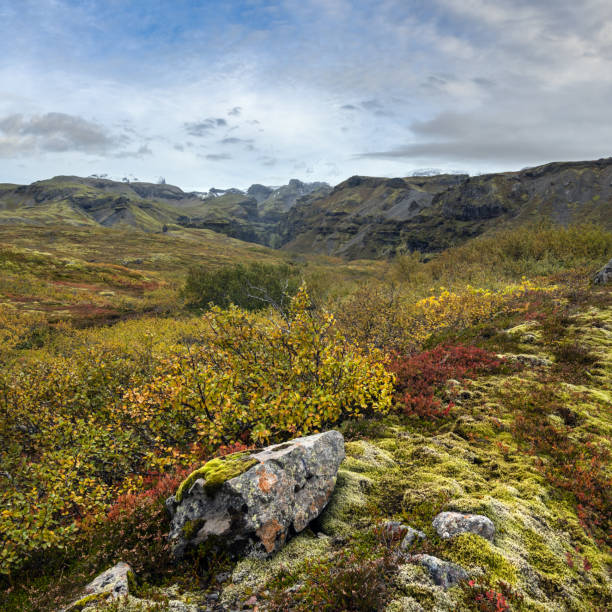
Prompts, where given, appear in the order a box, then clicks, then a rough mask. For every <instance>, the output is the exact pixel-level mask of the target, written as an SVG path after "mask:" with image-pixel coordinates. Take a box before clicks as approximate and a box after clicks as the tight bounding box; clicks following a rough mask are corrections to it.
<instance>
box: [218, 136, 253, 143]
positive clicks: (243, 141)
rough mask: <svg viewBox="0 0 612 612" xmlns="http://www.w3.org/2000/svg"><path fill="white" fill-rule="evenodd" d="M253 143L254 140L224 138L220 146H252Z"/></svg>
mask: <svg viewBox="0 0 612 612" xmlns="http://www.w3.org/2000/svg"><path fill="white" fill-rule="evenodd" d="M252 143H253V139H252V138H235V137H230V138H223V139H222V140H220V141H219V144H223V145H236V144H252Z"/></svg>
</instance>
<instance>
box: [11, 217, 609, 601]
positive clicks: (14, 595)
mask: <svg viewBox="0 0 612 612" xmlns="http://www.w3.org/2000/svg"><path fill="white" fill-rule="evenodd" d="M198 231H199V232H200V233H198V234H197V239H196V230H184V232H183V235H182V236H180V237H178V236H174V237H173V241H172V242H173V245H172V247H170V242H167V241H169V240H170V239H169V238H168V237H167V236H165V235H156V236H145V237H144V238H142V240H141V241H140V242H139V240H140V239H137V238H136V237H135V235H134V234H133V233H131V232H129V231H124V230H121V231H120V230H105V229H99V230H87V232H85V230H75V232H73V233H72V235H71V236H69V234H68V233H65V232H62V231H59V230H58V231H57V232H52V231H50V230H49V229H48V228H45V229H41V228H34V229H32V230H28V231H27V232H26V231H25V230H23V231H21V230H19V228H18V227H15V228H12V234H11V232H10V231H9V230H8V229H6V228H3V229H2V230H1V231H0V241H1V242H2V244H0V341H1V343H0V366H1V368H0V502H1V503H0V588H1V589H2V591H1V595H0V597H1V601H2V606H1V607H2V609H3V610H7V611H11V610H15V611H17V610H19V611H21V610H50V609H54V608H55V607H59V606H61V605H62V604H65V603H67V602H68V601H70V600H71V599H73V598H74V596H75V594H77V593H78V591H79V589H80V588H81V587H82V586H83V585H84V584H85V583H87V582H88V581H89V580H90V579H91V578H92V577H93V576H94V575H95V574H96V573H98V572H99V571H102V570H104V569H106V568H107V567H108V566H109V565H110V564H112V563H115V562H117V561H119V560H122V561H125V562H127V563H129V564H130V565H131V566H132V567H133V568H134V570H135V572H136V575H137V576H138V582H139V584H138V586H137V587H135V588H137V589H138V591H139V592H141V593H142V594H143V595H146V596H147V598H148V599H151V600H156V601H158V604H159V607H160V609H164V602H165V601H167V597H166V596H165V595H164V588H166V587H167V586H168V585H170V584H178V585H179V587H180V589H182V590H183V591H184V592H192V593H206V592H207V591H208V590H210V589H213V588H216V581H215V576H217V575H218V573H219V572H227V571H229V570H233V574H232V575H233V576H239V575H245V574H248V576H249V580H245V581H242V582H240V581H239V580H238V579H236V580H234V579H229V582H228V583H227V584H226V585H225V588H224V591H223V597H224V598H225V599H224V601H225V602H226V603H227V605H228V606H229V607H231V606H233V605H238V604H237V602H244V601H247V600H249V599H252V598H253V597H254V598H255V599H254V600H253V601H257V602H259V605H262V604H265V605H266V606H267V607H268V608H269V609H273V610H274V609H276V610H313V609H317V610H377V609H384V608H385V606H386V609H388V610H390V611H393V610H398V611H399V610H412V609H414V610H419V609H425V610H433V609H439V610H496V611H504V610H542V611H544V610H604V609H606V606H608V605H609V602H610V601H611V599H612V592H611V590H610V585H611V582H610V567H611V564H612V555H611V549H610V545H611V544H612V542H611V540H610V527H611V526H610V516H611V515H612V501H611V494H610V491H611V490H612V488H611V486H610V485H612V482H611V474H610V452H611V451H612V448H611V444H610V440H611V439H612V436H611V434H612V417H611V413H610V408H611V404H612V386H611V381H612V292H611V290H610V287H606V286H596V287H593V286H591V284H590V278H591V277H592V275H593V273H594V272H595V271H596V270H597V269H598V268H599V267H601V266H602V265H603V264H604V263H605V262H607V261H608V259H609V258H610V254H611V253H612V234H611V233H609V232H606V231H604V230H602V229H598V228H597V227H594V226H581V227H569V228H560V227H554V226H542V227H536V228H534V229H531V230H530V229H524V228H522V229H520V230H505V231H503V232H500V233H499V234H497V235H495V236H489V237H481V238H478V239H475V240H472V241H470V242H467V243H465V244H464V245H462V246H459V247H455V248H450V249H448V250H446V251H443V252H441V253H440V254H438V255H436V256H435V257H433V258H431V259H429V260H425V259H426V258H424V257H421V256H420V255H419V254H418V253H406V254H401V255H397V256H395V258H394V259H391V260H389V261H370V262H359V261H357V262H348V263H347V262H342V261H340V260H334V259H331V258H325V257H311V258H308V257H304V258H300V259H299V260H295V259H293V260H292V259H291V256H289V255H287V254H284V255H283V258H281V257H280V256H279V255H278V254H277V253H275V252H273V251H270V250H268V249H265V248H264V247H259V246H253V245H246V244H244V243H240V242H238V241H235V240H232V239H231V238H227V237H220V238H217V237H215V236H214V235H213V234H212V233H206V232H205V230H198ZM111 237H112V239H113V240H114V243H113V244H116V248H114V249H113V252H112V253H111V254H108V253H107V252H106V250H105V249H108V239H109V238H111ZM217 240H218V241H219V242H215V241H217ZM137 245H139V246H138V249H139V250H138V249H137ZM34 247H35V248H34ZM77 253H78V255H77ZM169 253H171V255H170V254H169ZM262 262H263V263H262ZM236 263H239V264H240V265H238V266H236V265H235V264H236ZM252 264H255V265H252ZM228 266H234V267H228ZM188 270H191V272H188ZM249 275H252V276H249ZM245 278H248V279H250V280H249V281H248V282H247V283H245V285H246V286H247V289H248V286H249V285H252V286H253V287H256V286H258V287H259V288H260V289H263V290H264V291H263V292H262V294H261V296H259V297H263V298H265V299H263V300H256V302H253V301H250V300H253V294H252V293H251V294H250V295H246V296H245V295H242V296H241V295H239V293H240V292H239V290H238V289H237V284H238V280H239V279H245ZM240 282H242V281H240ZM223 283H226V285H224V286H222V284H223ZM258 283H259V284H258ZM213 290H214V291H213ZM215 291H216V293H215ZM241 300H244V301H243V302H241ZM280 305H282V307H279V306H280ZM262 306H263V307H262ZM330 427H336V428H340V429H341V430H342V431H343V433H344V435H345V438H346V439H347V440H348V443H347V445H346V451H347V459H346V460H345V462H344V463H343V465H342V466H341V469H340V472H339V476H338V483H337V487H336V491H335V493H334V495H333V497H332V500H331V502H330V504H329V506H328V507H327V509H326V510H325V511H324V513H323V514H322V515H321V516H320V517H319V518H318V519H317V521H316V525H313V527H312V530H306V531H305V532H303V533H302V534H300V535H299V536H297V537H296V538H294V539H293V540H291V541H290V542H289V543H288V544H287V546H286V547H285V549H283V550H282V551H281V552H280V553H278V554H277V555H276V556H275V557H274V558H273V559H270V560H254V559H245V560H242V561H238V562H236V561H230V560H229V559H228V558H226V557H224V556H223V555H222V554H218V553H215V552H213V551H211V550H209V549H206V548H202V549H201V550H198V551H195V552H194V553H193V554H192V555H190V556H189V557H188V558H186V559H185V560H183V561H182V562H180V563H179V564H176V563H172V562H171V559H170V555H169V550H168V546H167V541H166V535H167V533H168V529H169V518H168V515H167V513H166V510H165V508H164V500H165V499H166V498H167V497H168V496H170V495H172V494H174V493H176V492H177V489H179V487H180V485H181V483H184V482H188V481H189V478H190V475H191V474H193V473H194V471H196V470H198V469H203V468H202V466H203V464H204V463H205V461H207V460H209V459H212V458H214V457H220V456H224V455H228V454H231V453H236V452H240V451H244V450H248V449H251V448H255V447H258V446H263V445H265V444H268V443H271V442H282V441H285V440H288V439H290V438H292V437H296V436H299V435H302V434H308V433H313V432H317V431H321V430H323V429H326V428H330ZM224 463H227V465H230V464H231V461H228V462H223V461H218V460H217V463H212V464H211V465H210V466H209V468H208V470H209V471H214V470H215V469H220V468H219V467H218V466H221V465H222V464H224ZM183 486H184V485H183ZM443 510H455V511H459V512H475V513H479V514H483V515H485V516H487V517H488V518H490V519H491V520H492V521H493V523H494V524H495V526H496V529H497V536H496V539H495V541H494V542H489V541H486V540H484V539H483V538H481V537H480V536H477V535H474V534H463V535H461V536H458V537H456V538H452V539H450V540H443V539H441V538H440V537H438V536H437V534H436V532H435V530H434V529H433V528H432V525H431V523H432V520H433V518H434V516H435V515H436V514H437V513H439V512H441V511H443ZM389 519H394V520H401V521H403V522H405V523H406V524H408V525H410V526H412V527H414V528H415V529H420V530H422V531H424V532H425V534H426V536H427V537H426V538H425V539H420V538H416V539H415V541H414V542H413V543H412V545H411V552H414V553H425V554H429V555H434V556H437V557H440V558H441V559H444V560H448V561H452V562H455V563H458V564H460V565H461V566H462V567H464V568H465V569H466V570H468V572H469V573H470V580H469V581H467V582H465V583H460V584H458V585H456V586H454V587H452V588H451V589H448V590H447V591H442V590H441V589H439V588H437V587H434V586H433V584H432V583H431V581H428V578H427V576H426V574H425V571H424V569H423V568H422V567H421V566H418V565H411V564H406V563H403V564H401V563H398V561H397V559H398V557H397V555H395V554H394V551H395V550H396V548H397V546H398V542H397V541H394V540H393V538H391V537H389V536H388V535H385V532H384V530H381V529H380V524H381V522H383V521H385V520H389ZM315 532H317V533H318V534H322V535H320V536H319V537H315ZM236 563H237V565H236ZM418 606H421V608H419V607H418ZM109 609H111V608H109Z"/></svg>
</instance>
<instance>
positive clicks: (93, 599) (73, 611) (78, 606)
mask: <svg viewBox="0 0 612 612" xmlns="http://www.w3.org/2000/svg"><path fill="white" fill-rule="evenodd" d="M109 595H110V593H109V592H108V591H105V592H103V593H93V594H92V595H87V596H85V597H83V598H81V599H79V600H78V601H75V602H74V603H73V604H72V605H71V606H70V607H69V608H68V609H69V610H70V612H81V610H83V609H84V608H86V607H87V606H89V605H91V604H94V603H97V602H102V601H106V599H107V597H108V596H109Z"/></svg>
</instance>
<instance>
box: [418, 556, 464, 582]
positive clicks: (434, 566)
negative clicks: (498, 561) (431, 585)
mask: <svg viewBox="0 0 612 612" xmlns="http://www.w3.org/2000/svg"><path fill="white" fill-rule="evenodd" d="M410 560H411V561H412V562H413V563H419V564H420V565H422V566H423V567H425V568H427V570H428V571H429V575H430V576H431V578H432V580H433V581H434V582H435V583H436V584H437V585H438V586H441V587H442V588H444V589H448V588H449V587H451V586H453V585H454V584H457V583H458V582H461V581H462V580H467V579H468V578H469V576H468V573H467V572H466V571H465V570H464V569H463V568H462V567H461V566H460V565H456V564H455V563H450V561H442V559H438V558H437V557H432V556H431V555H413V556H412V557H411V558H410Z"/></svg>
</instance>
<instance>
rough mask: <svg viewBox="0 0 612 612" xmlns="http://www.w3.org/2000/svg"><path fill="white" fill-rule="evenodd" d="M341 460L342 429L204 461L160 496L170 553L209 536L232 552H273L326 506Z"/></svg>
mask: <svg viewBox="0 0 612 612" xmlns="http://www.w3.org/2000/svg"><path fill="white" fill-rule="evenodd" d="M343 459H344V438H343V437H342V434H341V433H340V432H338V431H327V432H323V433H320V434H315V435H313V436H307V437H304V438H297V439H295V440H292V441H290V442H287V443H285V444H277V445H274V446H270V447H268V448H265V449H263V450H261V451H259V452H253V453H239V454H236V455H229V456H227V457H224V458H219V459H214V460H213V461H210V462H208V463H207V464H205V465H204V466H203V467H202V468H200V469H199V470H197V471H196V472H194V473H193V474H192V475H191V476H189V477H188V478H187V479H186V480H185V482H184V483H182V484H181V486H180V487H179V489H178V491H177V493H176V494H175V495H174V496H172V497H170V498H169V499H168V500H167V501H166V506H167V508H168V510H169V512H170V514H171V516H172V522H171V530H170V536H169V539H170V542H171V546H172V550H173V552H174V555H175V557H176V558H181V557H182V556H183V555H184V553H185V550H186V549H187V548H188V547H189V546H197V545H198V544H200V543H202V542H205V541H207V540H211V542H212V541H213V540H214V542H213V543H214V544H215V545H219V546H223V547H224V548H226V549H228V550H229V551H230V553H232V554H239V553H241V552H244V551H247V550H248V551H249V552H250V553H251V554H255V555H262V556H268V555H270V554H272V553H274V552H275V551H277V550H279V549H280V548H281V547H282V546H283V544H284V543H285V541H286V539H287V537H288V536H289V534H290V533H299V532H300V531H302V530H303V529H304V528H305V527H306V526H307V525H308V524H309V523H310V521H312V520H313V519H314V518H316V517H317V516H318V515H319V514H320V513H321V511H322V510H323V508H325V506H326V505H327V502H328V501H329V499H330V497H331V494H332V492H333V490H334V486H335V484H336V474H337V472H338V468H339V466H340V463H341V462H342V460H343Z"/></svg>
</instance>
